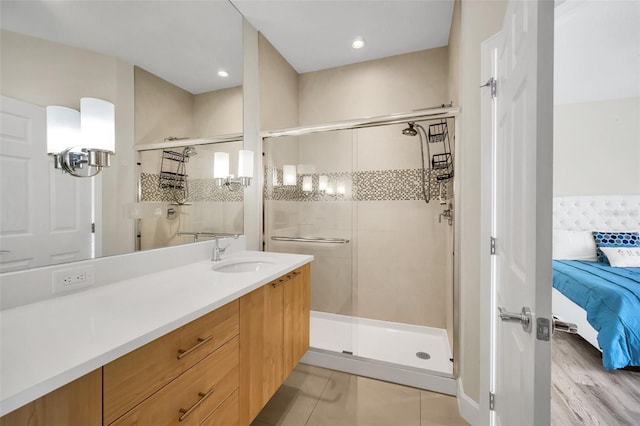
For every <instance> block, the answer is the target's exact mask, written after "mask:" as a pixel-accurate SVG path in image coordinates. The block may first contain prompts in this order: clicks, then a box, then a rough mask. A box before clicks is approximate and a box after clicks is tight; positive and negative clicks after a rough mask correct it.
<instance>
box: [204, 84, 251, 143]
mask: <svg viewBox="0 0 640 426" xmlns="http://www.w3.org/2000/svg"><path fill="white" fill-rule="evenodd" d="M230 133H242V86H237V87H231V88H229V89H222V90H216V91H213V92H207V93H202V94H199V95H195V96H194V99H193V135H194V136H201V137H207V136H215V135H226V134H230Z"/></svg>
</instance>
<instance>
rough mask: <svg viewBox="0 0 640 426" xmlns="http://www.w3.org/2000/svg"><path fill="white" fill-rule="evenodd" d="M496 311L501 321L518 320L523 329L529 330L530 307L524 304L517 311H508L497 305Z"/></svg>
mask: <svg viewBox="0 0 640 426" xmlns="http://www.w3.org/2000/svg"><path fill="white" fill-rule="evenodd" d="M498 313H499V316H500V319H501V320H502V321H509V322H519V323H520V324H521V325H522V329H523V330H524V331H526V332H527V333H530V332H531V309H529V308H527V307H526V306H524V307H523V308H522V311H520V312H519V313H514V312H508V311H507V310H506V309H504V308H503V307H502V306H499V307H498Z"/></svg>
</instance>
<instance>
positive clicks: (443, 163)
mask: <svg viewBox="0 0 640 426" xmlns="http://www.w3.org/2000/svg"><path fill="white" fill-rule="evenodd" d="M427 140H428V142H429V143H441V144H442V153H440V154H433V156H432V157H431V168H432V169H433V170H434V171H436V180H437V181H446V180H449V179H451V178H453V157H452V155H451V141H450V140H449V129H448V127H447V121H446V120H442V121H441V122H440V123H435V124H431V125H429V134H428V138H427Z"/></svg>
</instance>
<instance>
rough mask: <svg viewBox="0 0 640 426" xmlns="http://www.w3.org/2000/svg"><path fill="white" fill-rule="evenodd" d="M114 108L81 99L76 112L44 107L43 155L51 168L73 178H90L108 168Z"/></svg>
mask: <svg viewBox="0 0 640 426" xmlns="http://www.w3.org/2000/svg"><path fill="white" fill-rule="evenodd" d="M115 133H116V126H115V108H114V106H113V104H112V103H110V102H107V101H103V100H102V99H96V98H81V99H80V111H76V110H75V109H72V108H66V107H62V106H48V107H47V153H48V154H49V155H51V156H53V157H54V167H55V168H56V169H62V171H63V172H65V173H69V174H70V175H72V176H77V177H91V176H95V175H97V174H98V173H100V172H101V171H102V169H103V168H104V167H109V166H110V165H111V155H114V154H115Z"/></svg>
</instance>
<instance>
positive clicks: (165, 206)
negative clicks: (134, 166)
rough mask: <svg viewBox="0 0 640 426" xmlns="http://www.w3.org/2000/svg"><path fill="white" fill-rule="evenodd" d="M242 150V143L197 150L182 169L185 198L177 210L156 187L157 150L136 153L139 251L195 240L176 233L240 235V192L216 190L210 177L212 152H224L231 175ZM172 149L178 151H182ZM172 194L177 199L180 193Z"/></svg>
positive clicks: (167, 193) (168, 191)
mask: <svg viewBox="0 0 640 426" xmlns="http://www.w3.org/2000/svg"><path fill="white" fill-rule="evenodd" d="M241 148H242V142H227V143H223V144H209V145H199V146H197V147H196V151H197V152H198V155H194V156H191V157H189V161H188V162H187V163H186V164H185V166H186V171H187V174H188V178H187V188H188V197H187V200H186V202H185V203H184V204H183V205H176V203H175V198H174V196H173V194H172V190H171V189H167V188H161V187H160V185H159V183H160V178H159V173H160V168H161V165H162V150H152V151H142V152H141V153H140V203H139V208H138V216H139V218H140V219H141V220H140V228H139V231H140V245H141V249H142V250H146V249H150V248H157V247H166V246H171V245H177V244H185V243H190V242H193V241H194V238H193V237H192V236H180V235H178V233H179V232H226V233H237V234H241V233H242V232H243V221H244V219H243V211H244V210H243V190H242V188H240V189H239V190H238V191H229V190H228V189H227V188H217V187H216V186H215V185H214V182H213V178H212V177H211V176H212V169H213V153H214V152H216V151H224V152H228V153H229V154H230V165H231V170H234V169H235V166H234V165H235V164H237V161H238V160H237V155H238V150H239V149H241ZM172 150H174V151H176V152H182V148H174V149H172ZM165 161H166V160H165ZM176 195H177V196H178V197H181V196H182V193H181V191H178V194H176ZM169 209H174V210H175V212H176V214H175V216H174V217H172V218H170V217H168V215H167V212H168V210H169ZM202 239H204V238H201V240H202Z"/></svg>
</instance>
